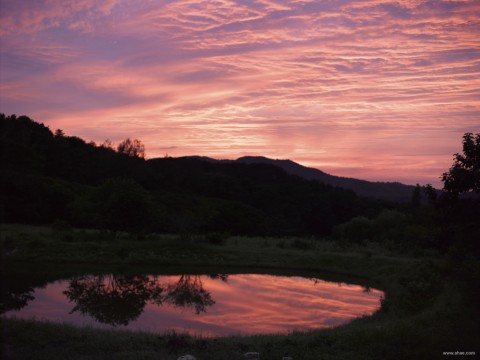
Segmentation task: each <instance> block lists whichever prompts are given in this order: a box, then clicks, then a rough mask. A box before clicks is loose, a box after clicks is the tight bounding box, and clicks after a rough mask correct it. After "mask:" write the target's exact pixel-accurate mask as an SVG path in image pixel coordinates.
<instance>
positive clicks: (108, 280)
mask: <svg viewBox="0 0 480 360" xmlns="http://www.w3.org/2000/svg"><path fill="white" fill-rule="evenodd" d="M162 291H163V289H162V287H161V286H160V285H159V284H158V283H157V281H156V279H150V278H149V277H147V276H144V275H142V276H118V275H112V274H110V275H100V276H94V275H90V276H82V277H79V278H76V279H73V280H71V281H70V284H69V286H68V288H67V290H65V291H64V292H63V293H64V294H65V295H66V296H67V298H68V300H69V301H71V302H74V303H75V307H74V308H73V309H72V311H71V312H70V313H73V312H75V311H80V313H82V314H88V315H90V316H93V317H94V318H95V319H96V320H97V321H99V322H101V323H105V324H110V325H113V326H117V325H127V324H128V323H129V322H130V321H132V320H135V319H137V318H138V317H139V316H140V314H141V313H142V312H143V310H144V308H145V305H146V304H147V302H153V303H157V304H160V303H161V295H162Z"/></svg>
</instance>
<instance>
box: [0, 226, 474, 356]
mask: <svg viewBox="0 0 480 360" xmlns="http://www.w3.org/2000/svg"><path fill="white" fill-rule="evenodd" d="M8 230H9V232H8V234H7V236H9V237H8V239H13V241H14V244H13V245H11V246H13V247H15V249H16V250H17V251H14V252H13V253H10V254H8V256H6V257H5V256H3V259H2V263H3V265H2V272H5V271H7V272H8V271H10V270H12V269H13V268H15V267H17V266H20V267H21V266H22V263H23V264H24V263H25V262H28V263H30V264H31V263H36V264H37V265H39V266H43V265H45V268H44V269H45V271H47V270H48V269H47V268H48V267H49V265H46V264H52V266H54V267H55V266H58V265H61V266H65V265H66V264H67V263H70V261H71V263H77V265H73V267H76V266H84V265H86V264H95V266H99V267H110V266H119V267H124V268H125V269H126V270H128V268H130V267H134V266H135V265H134V264H135V263H137V264H138V263H142V264H143V265H146V266H147V267H149V266H153V267H157V266H158V267H160V266H161V267H163V266H166V265H167V264H169V265H175V266H181V267H185V268H186V267H188V268H191V267H196V266H200V264H208V265H209V266H213V267H217V268H218V267H222V268H223V269H225V270H227V269H235V268H237V269H238V268H244V269H246V268H260V269H266V270H272V269H282V270H285V269H295V270H300V271H305V270H308V271H314V272H320V273H322V274H324V273H328V274H348V275H354V276H355V277H356V278H357V279H368V282H370V281H371V282H372V283H376V284H377V286H376V287H377V288H380V289H382V290H384V291H385V292H386V296H385V300H384V301H383V303H382V308H381V309H380V311H378V312H377V313H375V314H374V315H372V316H369V317H363V318H359V319H357V320H354V321H353V322H351V323H349V324H347V325H344V326H340V327H338V328H334V329H327V330H315V331H310V332H306V333H292V334H290V335H288V336H281V335H258V336H244V337H231V338H224V339H202V338H193V337H190V336H184V335H181V334H173V333H172V334H164V335H153V334H146V333H142V332H130V331H111V330H95V329H89V328H80V329H79V328H74V327H71V326H68V325H58V324H51V323H42V322H35V321H28V320H27V321H25V320H14V319H2V320H1V321H2V334H3V335H2V336H3V338H4V341H2V353H3V355H6V356H5V358H9V359H10V358H11V359H23V358H29V359H43V358H49V359H64V358H69V359H83V358H88V359H117V358H121V359H177V357H178V356H180V355H182V354H186V353H191V354H193V355H195V356H196V357H197V359H199V360H200V359H211V360H216V359H241V358H242V356H243V355H242V354H243V353H245V352H247V351H258V352H260V353H261V354H262V355H261V356H262V357H261V358H262V359H281V358H282V357H283V356H291V357H293V358H294V359H307V360H308V359H318V358H320V354H322V355H321V356H322V358H326V359H329V358H331V359H376V358H378V359H380V358H382V359H399V358H408V359H417V358H418V359H421V358H436V357H441V351H447V350H448V349H450V348H452V347H453V348H458V349H460V348H462V349H463V348H465V349H472V351H475V350H476V349H475V344H476V342H475V341H476V339H477V335H478V334H479V330H478V324H477V322H476V321H475V319H478V309H476V307H475V306H474V305H473V303H471V301H470V299H469V298H468V297H467V296H466V295H464V293H463V292H462V291H461V289H459V288H458V285H457V284H456V281H455V279H451V277H450V275H448V274H445V273H444V271H443V270H442V268H441V267H439V265H438V264H439V261H438V259H434V258H432V259H428V258H427V259H425V258H423V259H413V258H412V259H410V258H406V257H392V256H390V255H389V254H385V253H381V252H376V250H375V249H366V250H364V251H361V250H360V251H359V250H357V249H355V251H354V250H352V249H349V251H348V252H347V250H339V251H337V252H334V251H332V248H329V246H330V245H328V244H327V245H326V244H315V246H312V247H311V248H307V249H298V248H295V246H294V245H293V244H294V240H291V241H290V240H288V239H271V238H269V239H258V238H257V239H242V238H232V239H229V240H228V241H227V242H226V244H224V245H222V246H218V245H212V244H208V243H198V244H190V246H189V248H186V247H185V246H178V245H175V244H174V243H172V242H171V239H164V240H157V241H154V240H146V241H142V242H138V241H132V240H128V239H127V240H126V239H121V240H119V241H117V242H115V241H101V242H98V243H94V242H92V241H91V239H87V241H85V239H80V238H76V237H74V239H73V240H72V241H64V240H62V238H61V237H57V238H52V235H51V233H49V231H48V230H44V233H42V231H40V230H38V229H37V230H36V232H35V231H33V232H25V231H22V230H21V229H20V230H19V228H18V227H13V228H10V229H8ZM34 230H35V229H34ZM308 241H309V240H305V242H306V243H307V244H309V242H308ZM278 244H283V245H282V246H278ZM94 249H95V250H96V252H92V251H93V250H94ZM122 249H123V250H122ZM52 251H54V252H52ZM151 251H154V252H153V254H152V253H151ZM341 251H343V252H341ZM108 253H110V254H111V256H109V257H108V258H107V259H108V261H106V262H103V263H102V262H101V261H100V260H101V259H102V257H103V260H105V257H104V256H105V254H108ZM2 255H5V253H4V251H2ZM141 257H142V259H141ZM5 260H6V261H5ZM78 263H80V265H78ZM260 265H261V266H260ZM65 268H67V267H66V266H65ZM427 270H428V271H427ZM65 271H66V272H68V271H69V270H68V269H65ZM287 271H288V270H287ZM426 274H432V275H431V276H430V275H428V276H426ZM418 284H422V287H420V288H419V287H418ZM378 285H380V287H378ZM52 339H53V340H52ZM398 339H402V343H403V344H402V345H401V346H399V344H398ZM442 349H443V350H442Z"/></svg>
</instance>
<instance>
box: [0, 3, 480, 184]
mask: <svg viewBox="0 0 480 360" xmlns="http://www.w3.org/2000/svg"><path fill="white" fill-rule="evenodd" d="M0 4H1V11H0V16H1V19H0V45H1V47H0V50H1V55H0V112H3V113H6V114H13V113H15V114H17V115H22V114H25V115H28V116H29V117H31V118H32V119H34V120H36V121H39V122H43V123H44V124H46V125H48V126H49V127H50V129H52V130H55V129H57V128H61V129H63V130H64V131H65V132H66V134H67V135H72V136H73V135H74V136H79V137H81V138H83V139H85V140H87V141H90V140H93V141H95V142H97V143H101V142H103V141H104V140H105V139H107V138H109V139H111V140H112V141H113V142H114V143H118V142H119V141H121V140H123V139H125V138H126V137H134V138H138V139H141V140H142V142H144V143H145V146H146V149H147V156H148V157H149V158H152V157H157V156H164V155H165V154H168V155H170V156H183V155H203V156H210V157H214V158H230V159H233V158H237V157H240V156H243V155H263V156H268V157H271V158H279V159H286V158H288V159H292V160H294V161H296V162H299V163H301V164H303V165H307V166H312V167H317V168H319V169H321V170H323V171H326V172H328V173H331V174H334V175H340V176H349V177H357V178H361V179H367V180H375V181H401V182H404V183H407V184H415V183H417V182H418V183H420V184H426V183H432V184H433V185H434V186H437V187H440V186H441V183H440V181H439V176H440V175H441V173H442V172H444V171H446V170H447V169H448V168H449V167H450V165H451V163H452V154H453V153H455V152H460V151H461V137H462V135H463V133H465V132H474V133H475V132H480V76H479V75H480V1H478V0H469V1H460V0H450V1H445V0H433V1H422V0H405V1H387V0H338V1H335V0H324V1H320V0H317V1H309V0H306V1H280V0H245V1H230V0H217V1H202V0H186V1H181V0H179V1H167V0H157V1H152V0H143V1H140V0H137V1H134V0H105V1H101V0H0Z"/></svg>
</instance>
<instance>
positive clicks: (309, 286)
mask: <svg viewBox="0 0 480 360" xmlns="http://www.w3.org/2000/svg"><path fill="white" fill-rule="evenodd" d="M382 295H383V292H381V291H379V290H376V289H371V288H366V287H362V286H359V285H351V284H346V283H340V282H328V281H324V280H321V279H317V278H306V277H299V276H275V275H263V274H233V275H225V274H216V275H185V274H183V275H135V276H132V275H115V274H104V275H82V276H77V277H73V278H70V279H64V280H57V281H54V282H50V283H48V284H47V285H46V286H43V287H38V288H32V289H31V290H30V291H27V292H24V293H21V294H18V293H14V294H13V293H12V294H10V297H9V298H7V299H6V300H3V307H4V310H5V311H4V316H7V317H17V318H35V319H38V320H48V321H53V322H61V323H70V324H74V325H77V326H93V327H99V328H119V329H133V330H145V331H150V332H156V333H158V332H160V333H163V332H166V331H171V330H175V331H176V332H187V333H190V334H192V335H198V336H204V337H210V336H229V335H238V334H242V335H247V334H262V333H288V332H290V331H294V330H310V329H318V328H324V327H332V326H337V325H340V324H344V323H346V322H348V321H351V320H352V319H354V318H356V317H359V316H363V315H369V314H372V313H373V312H375V311H376V310H377V309H378V308H379V307H380V301H379V299H380V298H381V296H382Z"/></svg>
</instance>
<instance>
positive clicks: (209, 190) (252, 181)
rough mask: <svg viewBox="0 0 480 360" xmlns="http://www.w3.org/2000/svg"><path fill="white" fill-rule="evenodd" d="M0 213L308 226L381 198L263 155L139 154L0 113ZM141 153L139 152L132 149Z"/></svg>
mask: <svg viewBox="0 0 480 360" xmlns="http://www.w3.org/2000/svg"><path fill="white" fill-rule="evenodd" d="M0 121H1V134H2V138H1V142H2V148H3V150H2V180H1V182H2V183H1V189H2V194H1V200H0V201H1V206H2V207H1V211H2V214H1V219H2V221H3V222H19V223H30V224H49V223H52V222H54V221H57V220H62V221H65V222H67V223H69V224H70V225H73V226H77V227H90V228H102V229H107V230H109V231H111V232H113V233H115V232H119V231H127V232H131V233H135V234H141V233H146V232H151V231H155V232H175V233H207V232H208V233H211V232H226V233H230V234H240V235H316V236H323V235H326V234H329V233H331V231H332V229H333V228H334V227H335V226H336V225H339V224H341V223H344V222H346V221H348V220H350V219H351V218H353V217H355V216H360V215H364V216H373V215H375V214H377V213H378V212H379V211H380V209H381V208H382V207H383V206H384V204H383V203H381V202H379V201H375V200H371V201H367V200H365V199H360V198H358V197H357V196H356V195H355V194H354V193H353V192H351V191H347V190H343V189H340V188H334V187H332V186H328V185H324V184H322V183H320V182H318V181H308V180H305V179H302V178H300V177H297V176H294V175H289V174H287V173H286V172H284V171H283V170H281V169H280V168H278V167H275V166H272V165H267V164H241V163H213V162H208V161H202V160H200V159H196V158H157V159H151V160H145V159H144V158H143V157H142V156H138V154H137V153H135V152H131V153H128V152H123V151H122V152H120V151H116V150H114V149H112V148H111V147H109V146H105V145H101V146H96V145H95V144H94V143H86V142H85V141H84V140H82V139H80V138H78V137H73V136H66V135H65V134H64V133H63V132H62V131H61V130H57V131H56V132H55V133H52V131H50V129H49V128H48V127H46V126H44V125H43V124H39V123H36V122H34V121H33V120H31V119H29V118H28V117H26V116H20V117H16V116H15V115H12V116H5V115H3V114H2V115H1V117H0ZM142 155H143V154H142Z"/></svg>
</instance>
